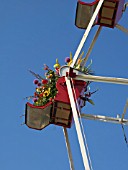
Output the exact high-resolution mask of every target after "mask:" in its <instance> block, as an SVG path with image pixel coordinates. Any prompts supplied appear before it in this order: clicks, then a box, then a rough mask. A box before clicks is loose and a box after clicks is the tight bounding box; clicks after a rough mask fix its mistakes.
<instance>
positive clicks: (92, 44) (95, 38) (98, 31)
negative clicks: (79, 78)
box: [83, 26, 102, 67]
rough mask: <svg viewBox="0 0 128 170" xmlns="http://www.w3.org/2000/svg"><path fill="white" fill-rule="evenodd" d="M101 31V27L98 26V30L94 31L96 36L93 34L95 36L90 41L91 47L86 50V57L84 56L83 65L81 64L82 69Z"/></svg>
mask: <svg viewBox="0 0 128 170" xmlns="http://www.w3.org/2000/svg"><path fill="white" fill-rule="evenodd" d="M101 29H102V26H99V28H98V30H97V31H96V34H95V36H94V38H93V40H92V42H91V45H90V47H89V49H88V52H87V54H86V56H85V59H84V63H83V67H84V65H85V64H86V62H87V60H88V58H89V55H90V53H91V51H92V49H93V47H94V45H95V42H96V40H97V38H98V36H99V34H100V31H101Z"/></svg>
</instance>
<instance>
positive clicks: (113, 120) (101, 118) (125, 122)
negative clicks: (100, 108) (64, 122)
mask: <svg viewBox="0 0 128 170" xmlns="http://www.w3.org/2000/svg"><path fill="white" fill-rule="evenodd" d="M81 117H82V118H84V119H88V120H98V121H102V122H108V123H116V124H123V125H128V119H123V120H122V119H121V118H120V117H118V116H117V118H113V117H108V116H101V115H92V114H85V113H82V114H81Z"/></svg>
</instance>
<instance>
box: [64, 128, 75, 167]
mask: <svg viewBox="0 0 128 170" xmlns="http://www.w3.org/2000/svg"><path fill="white" fill-rule="evenodd" d="M63 132H64V137H65V143H66V147H67V151H68V158H69V164H70V170H75V169H74V164H73V159H72V153H71V148H70V143H69V139H68V132H67V129H66V128H65V127H63Z"/></svg>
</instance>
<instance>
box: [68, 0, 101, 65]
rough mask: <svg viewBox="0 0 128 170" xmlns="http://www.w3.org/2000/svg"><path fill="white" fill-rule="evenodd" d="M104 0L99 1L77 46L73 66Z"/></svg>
mask: <svg viewBox="0 0 128 170" xmlns="http://www.w3.org/2000/svg"><path fill="white" fill-rule="evenodd" d="M103 2H104V0H100V1H99V3H98V5H97V7H96V9H95V12H94V13H93V16H92V18H91V20H90V22H89V24H88V27H87V29H86V31H85V33H84V35H83V37H82V39H81V42H80V44H79V46H78V48H77V50H76V53H75V55H74V58H73V62H72V64H71V67H74V65H75V63H76V61H77V58H78V56H79V54H80V51H81V49H82V48H83V45H84V43H85V41H86V39H87V37H88V34H89V32H90V30H91V28H92V26H93V23H94V21H95V19H96V17H97V15H98V12H99V10H100V8H101V6H102V4H103Z"/></svg>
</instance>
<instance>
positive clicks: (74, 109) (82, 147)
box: [65, 77, 90, 170]
mask: <svg viewBox="0 0 128 170" xmlns="http://www.w3.org/2000/svg"><path fill="white" fill-rule="evenodd" d="M65 80H66V85H67V90H68V95H69V99H70V104H71V108H72V112H73V118H74V122H75V127H76V132H77V136H78V141H79V144H80V150H81V154H82V158H83V163H84V167H85V169H86V170H90V166H89V161H88V157H87V153H86V149H85V145H84V139H83V136H82V132H81V127H80V123H79V118H78V113H77V107H76V102H75V99H74V95H73V91H72V87H71V80H72V79H71V80H69V79H68V78H67V77H65Z"/></svg>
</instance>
